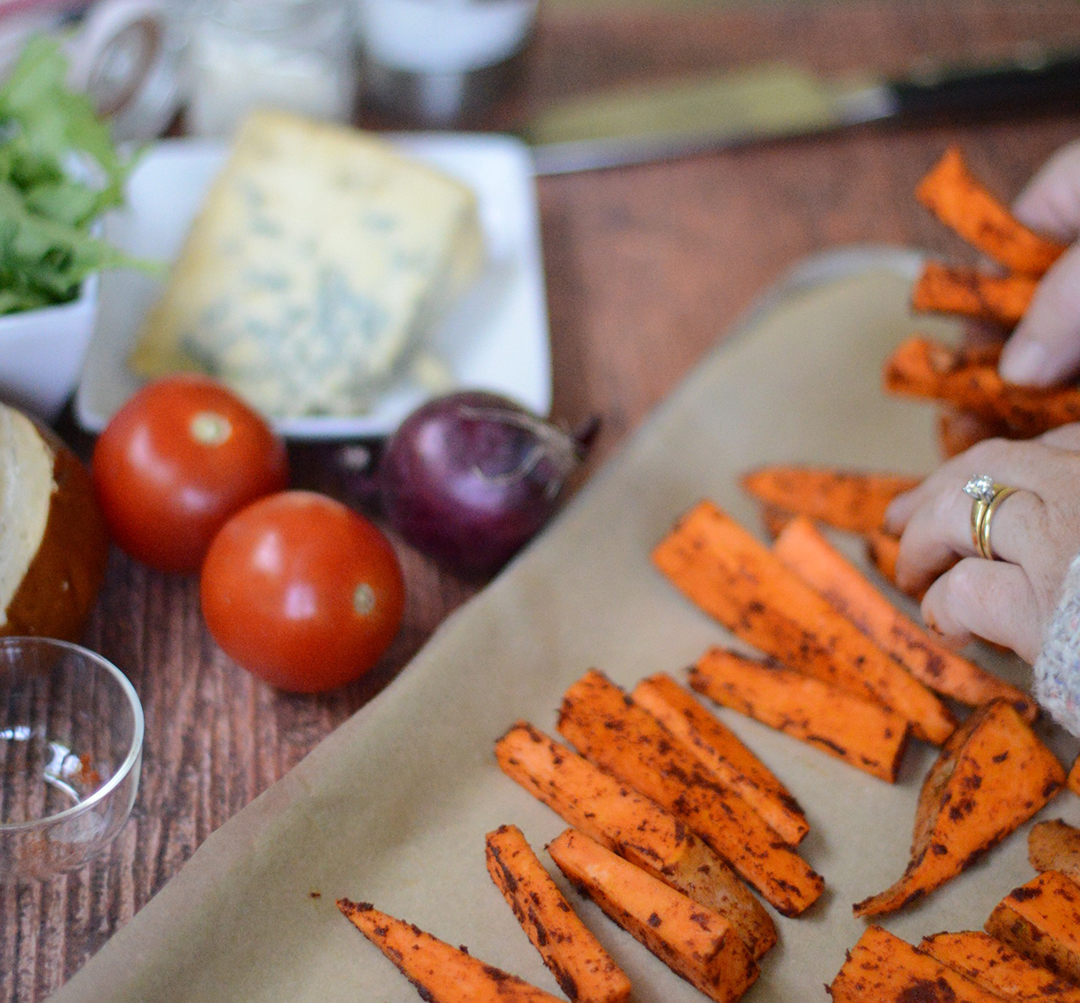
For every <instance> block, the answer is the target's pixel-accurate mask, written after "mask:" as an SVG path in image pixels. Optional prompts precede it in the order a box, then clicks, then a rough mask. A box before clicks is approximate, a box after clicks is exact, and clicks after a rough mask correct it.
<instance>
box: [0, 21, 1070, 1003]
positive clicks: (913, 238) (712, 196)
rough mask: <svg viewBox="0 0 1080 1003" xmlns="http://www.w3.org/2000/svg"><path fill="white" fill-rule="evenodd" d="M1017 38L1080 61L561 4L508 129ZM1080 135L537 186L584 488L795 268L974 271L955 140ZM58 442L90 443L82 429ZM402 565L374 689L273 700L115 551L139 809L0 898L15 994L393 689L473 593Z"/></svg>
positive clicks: (87, 941) (707, 157) (921, 133)
mask: <svg viewBox="0 0 1080 1003" xmlns="http://www.w3.org/2000/svg"><path fill="white" fill-rule="evenodd" d="M1024 41H1038V42H1046V43H1050V44H1054V45H1067V44H1069V43H1070V42H1071V43H1072V44H1074V45H1075V44H1080V9H1078V8H1077V6H1076V4H1075V3H1073V2H1072V0H1039V2H1035V0H1026V2H1016V0H911V2H904V3H895V4H894V3H885V2H864V0H850V2H845V3H836V4H829V3H824V2H817V3H809V4H800V5H798V6H793V7H788V6H784V5H774V4H770V5H766V6H764V7H762V8H755V7H741V8H737V9H735V10H733V11H731V12H729V13H702V12H700V11H698V12H682V13H653V12H640V13H633V14H629V13H625V12H619V13H606V12H603V11H600V12H597V11H591V12H587V13H575V12H573V11H572V10H567V9H563V8H558V9H556V10H554V11H545V12H544V14H543V16H542V20H541V24H540V27H539V30H538V34H537V38H536V43H535V46H534V49H533V50H532V52H531V54H530V57H529V61H528V65H527V79H526V81H525V89H524V93H523V95H522V97H521V99H520V101H519V102H518V104H516V105H515V106H514V107H513V109H512V110H510V111H507V110H505V109H504V110H503V111H502V112H501V115H502V116H503V117H502V119H500V120H499V121H498V122H497V123H496V124H505V123H506V122H508V121H509V118H508V117H507V116H510V117H512V116H513V115H515V114H518V113H520V111H521V110H522V108H528V107H540V106H541V105H542V104H543V103H544V102H545V101H546V100H549V99H550V98H552V97H555V96H558V95H564V94H571V93H576V92H581V91H585V90H587V89H589V88H591V87H595V86H600V85H607V84H613V83H622V82H630V81H644V80H649V79H656V78H661V77H665V76H668V75H671V74H675V73H681V72H689V71H694V70H706V69H717V68H723V67H732V66H737V65H744V64H747V63H752V62H755V61H759V60H763V59H771V58H780V57H782V58H787V59H790V60H793V61H795V62H797V63H799V64H801V65H804V66H808V67H811V68H813V69H816V70H820V71H824V72H830V73H840V72H843V71H849V70H855V69H859V68H865V67H871V68H875V69H878V70H882V71H898V70H901V69H903V68H905V67H907V66H910V65H911V64H912V63H914V62H915V61H916V60H918V59H919V58H920V57H924V56H927V55H935V56H941V57H953V58H958V57H983V58H989V57H992V56H996V55H1002V54H1005V53H1007V52H1009V51H1011V50H1012V49H1013V48H1014V47H1015V46H1016V45H1017V44H1018V43H1020V42H1024ZM1077 134H1080V99H1078V102H1077V103H1076V105H1074V106H1073V107H1070V108H1062V109H1060V110H1059V111H1056V112H1054V113H1052V114H1048V115H1045V116H1041V117H1039V118H1027V119H1024V120H1021V121H1011V122H998V123H993V124H990V123H986V124H980V125H970V126H963V127H961V126H951V125H948V124H942V125H940V126H934V127H926V128H919V129H912V130H903V131H901V130H876V129H860V130H854V131H850V132H846V133H844V134H836V135H831V136H824V137H819V138H813V139H805V140H799V141H792V142H784V143H776V144H771V145H761V146H756V147H751V148H744V149H740V150H735V151H728V152H717V153H710V154H703V155H699V156H694V157H690V158H686V159H684V160H680V161H677V162H671V163H663V164H653V165H647V166H638V167H632V168H623V169H619V170H611V171H604V172H596V173H588V174H578V175H570V176H562V177H551V178H542V179H540V180H539V182H538V188H539V198H540V211H541V220H542V227H543V245H544V257H545V267H546V278H547V289H548V304H549V310H550V319H551V340H552V349H553V356H554V363H553V366H554V381H555V403H554V409H553V411H554V416H555V417H556V418H557V419H559V420H560V421H563V422H565V423H567V424H574V423H576V422H578V421H581V420H582V419H584V418H585V417H587V416H589V415H593V414H596V415H599V416H600V417H601V418H602V420H603V431H602V434H601V436H600V439H599V441H598V442H597V444H596V448H595V450H594V453H593V456H592V458H591V460H590V462H589V464H588V466H587V468H586V470H585V471H584V475H587V474H588V473H589V471H590V470H592V469H595V468H596V466H597V465H599V464H600V463H602V462H603V460H604V459H605V457H607V456H608V455H609V454H610V453H611V452H612V451H613V450H614V449H616V448H617V447H618V445H619V444H620V443H621V442H622V441H623V440H624V439H625V438H626V437H627V436H628V435H630V434H631V433H632V432H633V430H634V428H635V427H636V426H637V425H638V423H639V422H640V421H641V420H642V418H643V417H644V416H645V415H646V414H647V413H648V412H649V410H650V409H651V408H652V407H653V406H654V405H655V404H656V403H657V402H658V401H660V400H661V399H662V398H663V397H664V396H665V394H667V393H668V392H669V391H670V390H671V389H672V387H673V386H675V384H676V383H678V381H679V380H680V379H681V378H682V377H683V376H684V374H685V373H686V372H687V371H688V370H689V369H690V368H691V367H692V366H693V364H694V363H695V362H696V361H697V360H698V359H699V358H700V357H701V356H702V355H703V354H704V353H705V352H706V351H708V349H709V348H710V347H711V346H712V345H714V344H715V342H716V340H717V338H718V337H720V336H722V334H723V333H724V332H725V331H726V330H727V329H728V328H729V327H730V326H731V324H732V323H733V321H734V320H735V319H736V318H737V317H738V316H739V314H740V313H741V312H742V311H743V310H745V309H746V308H747V307H748V306H749V304H750V303H751V302H752V301H753V299H754V297H755V296H757V295H758V294H759V293H760V292H761V291H762V290H764V289H765V288H767V287H768V286H769V284H770V283H772V282H774V281H775V280H776V279H777V278H778V277H780V276H781V275H782V274H783V273H784V272H785V270H786V269H787V268H788V267H789V266H791V265H792V264H793V263H794V262H796V261H797V260H798V259H800V258H802V257H803V256H805V255H807V254H810V253H813V252H815V251H821V250H824V249H828V248H833V247H836V246H837V245H842V244H849V243H892V244H902V245H915V246H923V247H928V248H932V249H936V250H939V251H941V252H942V253H948V254H952V255H959V254H962V253H963V248H962V247H961V245H960V243H959V241H957V240H955V239H953V238H951V237H950V236H949V235H948V234H946V233H945V232H944V231H943V228H942V227H941V226H940V225H938V224H937V223H935V222H934V221H933V220H931V219H930V218H929V217H928V215H927V214H926V213H925V212H924V211H923V210H922V209H920V208H919V207H918V206H917V205H916V204H915V202H914V199H913V197H912V191H913V189H914V186H915V183H916V181H917V180H918V178H919V177H920V176H921V174H922V173H923V172H924V171H925V170H926V168H927V167H928V166H929V165H930V163H931V162H932V161H933V160H934V159H935V158H936V157H937V156H938V155H939V154H940V153H941V151H942V150H943V149H944V147H945V146H946V145H947V144H948V143H951V142H957V143H959V144H960V145H961V146H962V147H963V149H964V151H965V153H966V154H967V156H968V158H969V160H970V162H971V164H972V166H973V168H974V169H975V170H976V172H977V173H978V174H980V175H981V176H982V177H983V178H984V179H985V180H986V181H987V182H988V183H989V184H990V185H991V186H993V187H994V188H995V189H996V190H998V191H1000V192H1001V193H1003V194H1006V195H1012V194H1014V193H1015V192H1017V191H1018V190H1019V188H1020V186H1021V185H1022V184H1023V182H1024V181H1025V180H1026V179H1027V177H1028V176H1029V175H1030V174H1031V172H1032V171H1033V170H1034V169H1035V168H1036V167H1037V166H1038V165H1039V164H1040V163H1041V162H1042V161H1043V160H1044V159H1045V158H1046V157H1047V156H1048V155H1049V154H1050V153H1051V152H1052V151H1053V150H1054V149H1055V148H1057V147H1058V146H1059V145H1061V144H1062V143H1064V142H1066V141H1068V140H1070V139H1072V138H1073V137H1074V136H1076V135H1077ZM61 427H62V429H63V430H64V431H65V432H66V433H67V434H69V437H72V438H73V439H74V440H75V444H76V446H77V447H78V448H81V449H83V450H84V451H85V450H86V449H87V448H88V446H89V442H88V440H86V439H85V438H83V437H81V436H78V435H77V434H76V433H75V431H74V427H73V425H71V423H70V420H69V421H67V422H64V423H62V425H61ZM717 434H718V435H722V434H723V431H722V430H717ZM293 459H294V471H295V480H296V482H297V483H298V484H301V485H303V486H309V487H318V488H322V489H324V490H328V491H330V492H331V493H334V494H337V495H338V496H340V497H342V498H345V499H346V500H349V499H350V495H349V492H348V490H347V489H346V486H345V485H344V484H343V482H342V481H341V480H340V479H338V478H336V477H335V476H334V475H333V474H332V472H331V471H330V469H329V468H328V467H327V465H326V463H325V460H326V453H325V451H313V450H310V449H307V450H304V449H296V450H294V455H293ZM395 542H396V543H398V541H395ZM398 550H399V554H400V557H401V561H402V564H403V566H404V569H405V574H406V578H407V582H408V589H409V601H408V608H407V612H406V617H405V624H404V627H403V629H402V631H401V634H400V636H399V637H398V639H397V641H396V642H395V643H394V645H393V647H392V649H391V650H390V652H389V653H388V655H387V656H386V657H385V658H384V660H383V661H382V663H381V664H380V665H379V666H378V667H377V668H376V669H375V670H374V671H373V672H372V673H371V674H370V675H369V676H368V677H367V678H366V679H364V680H363V681H361V682H359V683H357V684H355V685H353V686H350V687H348V688H346V689H344V690H342V691H340V692H337V693H332V694H329V695H326V696H322V697H315V698H300V697H293V696H287V695H283V694H280V693H276V692H274V691H273V690H271V689H269V688H268V687H267V686H265V685H263V684H261V683H259V682H257V681H255V680H254V679H253V678H252V677H250V676H249V675H248V674H247V673H245V672H243V671H241V670H239V669H238V668H236V667H235V666H234V665H233V664H232V663H230V661H229V660H228V659H227V658H226V657H224V656H223V655H222V654H221V653H220V652H219V651H218V650H217V649H216V647H215V645H214V643H213V641H212V640H211V639H210V637H209V635H208V634H207V632H206V630H205V628H204V627H203V625H202V622H201V619H200V615H199V610H198V600H197V587H196V582H195V581H194V580H191V579H184V578H176V577H167V576H164V575H161V574H157V573H155V572H151V571H148V570H147V569H145V568H143V567H141V566H139V565H137V564H136V563H134V562H133V561H131V560H129V559H127V558H126V557H125V556H124V555H122V554H120V553H114V555H113V559H112V561H111V564H110V567H109V573H108V578H107V582H106V585H105V589H104V592H103V594H102V597H101V600H100V602H99V605H98V607H97V609H96V612H95V614H94V616H93V619H92V622H91V624H90V627H89V630H88V633H87V637H86V642H87V643H88V644H89V646H91V647H92V648H95V649H97V650H98V651H100V652H102V653H103V654H104V655H106V656H107V657H109V658H111V659H112V660H113V661H115V662H116V663H117V664H118V665H120V666H121V667H122V668H123V669H124V670H125V671H126V672H127V673H128V674H129V675H130V677H131V679H132V682H133V683H134V685H135V687H136V689H137V690H138V692H139V694H140V696H141V698H142V701H143V704H144V707H145V710H146V746H145V759H144V766H143V778H142V785H141V788H140V791H139V797H138V800H137V802H136V805H135V810H134V813H133V817H132V819H131V821H130V822H129V824H128V825H127V827H126V828H125V829H124V831H123V832H122V833H121V835H120V836H119V838H118V839H117V840H116V842H115V844H114V845H113V847H112V850H111V852H110V854H109V855H108V856H107V857H105V858H103V859H102V860H100V861H99V862H97V863H95V864H93V865H92V866H89V867H87V868H86V869H84V870H83V871H81V872H78V873H75V874H73V875H70V876H68V877H67V878H61V879H57V880H55V881H53V882H51V883H48V884H44V885H41V886H27V887H21V888H18V889H13V888H3V889H0V997H2V998H3V999H4V1000H20V1001H31V1000H38V999H41V998H43V997H45V996H46V995H48V993H49V992H50V991H51V990H53V989H55V988H56V987H57V986H58V985H60V984H61V983H62V982H63V981H64V980H65V979H67V978H69V977H70V976H71V975H72V974H73V973H74V972H75V971H76V970H77V969H78V968H79V967H80V966H81V965H82V964H83V963H84V962H85V961H86V960H87V958H89V957H90V956H91V955H92V954H93V953H94V952H95V951H96V950H97V949H98V948H99V947H101V945H102V944H103V943H104V942H105V941H106V940H107V939H108V937H109V936H110V935H111V934H112V933H113V932H114V931H115V930H117V929H118V928H119V927H121V926H122V925H123V924H125V923H126V922H127V921H128V920H130V919H131V917H132V916H133V915H134V914H135V913H136V912H137V911H138V909H139V908H140V907H141V906H142V905H143V904H144V903H146V902H147V900H148V899H149V898H150V897H151V896H152V895H153V894H154V893H155V892H156V891H157V890H158V889H159V888H161V886H162V885H163V884H164V883H165V882H166V881H168V879H169V878H170V877H171V876H172V875H174V874H175V873H176V872H177V871H178V870H179V869H180V867H182V866H183V864H184V862H185V861H186V860H187V859H188V857H189V856H190V855H191V854H192V852H193V851H194V850H195V849H196V847H198V846H199V844H200V843H202V841H203V840H205V839H206V837H207V836H208V835H209V834H210V833H211V832H212V831H213V830H214V829H215V828H216V827H217V826H219V825H221V824H222V823H223V822H224V821H226V820H227V819H228V818H229V817H230V816H232V815H233V814H235V813H236V812H237V811H239V810H240V809H241V808H243V807H244V806H245V805H246V804H247V803H248V802H249V801H251V800H252V799H253V798H254V797H255V796H256V795H257V794H259V793H260V792H261V791H262V790H264V789H265V788H266V787H267V786H269V785H270V784H272V783H273V782H274V781H275V780H277V779H278V778H279V777H281V776H282V775H283V774H284V773H285V772H286V771H287V770H288V769H289V768H290V767H292V766H293V765H294V764H295V763H296V762H298V761H299V760H300V759H301V758H302V757H303V756H304V755H305V754H306V753H307V752H308V751H309V750H310V749H311V748H312V747H313V746H314V745H315V744H316V743H317V742H318V741H319V740H320V739H321V738H323V737H324V736H325V735H326V734H328V733H329V732H330V731H331V730H332V729H333V728H334V727H335V726H336V725H338V724H340V723H341V722H342V721H344V720H345V719H346V718H347V717H348V716H349V715H350V714H352V713H353V712H354V711H355V710H356V709H357V708H358V707H359V706H361V704H363V703H364V702H365V701H366V700H368V699H370V698H371V697H372V696H373V695H374V694H375V693H376V692H377V691H378V690H379V689H381V688H382V687H383V686H385V685H387V684H388V683H390V682H391V681H392V680H393V678H394V676H395V675H396V674H397V672H398V671H400V670H401V669H402V667H403V666H405V665H406V663H407V662H408V661H409V659H410V657H411V656H412V655H413V654H414V653H415V652H416V651H417V649H418V648H419V647H420V646H421V645H422V644H423V643H424V641H425V640H426V639H427V638H428V636H429V635H430V634H431V632H432V631H433V629H434V628H435V627H436V625H437V624H438V623H439V622H440V621H441V620H442V619H443V618H444V617H445V616H446V615H447V614H448V613H450V612H451V611H452V610H453V609H454V608H455V607H457V606H458V605H460V604H461V603H462V602H464V601H465V600H467V599H468V598H469V596H470V595H471V594H473V592H474V591H475V590H476V588H477V584H476V583H467V582H462V581H459V580H457V579H455V578H453V577H450V576H448V575H446V574H444V573H442V572H440V571H439V570H438V569H437V568H435V567H434V566H433V565H432V564H431V563H430V562H429V561H427V560H426V559H425V558H423V557H421V556H420V555H418V554H417V553H415V552H413V551H412V550H410V549H409V548H408V547H406V546H404V545H401V544H400V543H399V545H398Z"/></svg>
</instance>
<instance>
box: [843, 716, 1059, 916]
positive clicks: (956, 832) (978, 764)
mask: <svg viewBox="0 0 1080 1003" xmlns="http://www.w3.org/2000/svg"><path fill="white" fill-rule="evenodd" d="M1064 782H1065V771H1064V770H1063V769H1062V768H1061V764H1060V763H1059V762H1058V761H1057V759H1055V758H1054V755H1053V753H1052V752H1050V750H1049V749H1048V748H1047V747H1046V746H1045V745H1043V743H1042V742H1041V741H1039V739H1038V738H1037V737H1036V735H1035V733H1034V732H1033V731H1032V730H1031V727H1030V726H1029V725H1028V724H1027V722H1026V721H1024V719H1023V718H1022V717H1020V715H1019V714H1017V713H1016V711H1015V710H1014V709H1013V706H1012V705H1011V704H1010V703H1008V702H1007V701H1005V700H994V701H993V702H992V703H989V704H986V705H985V706H983V707H980V708H979V709H978V710H975V711H973V712H972V714H971V715H970V717H968V719H967V720H966V721H965V722H964V723H963V724H962V725H961V726H960V727H959V728H957V730H956V732H955V733H954V734H953V736H952V737H951V738H950V739H949V741H948V742H947V743H946V745H945V748H944V749H942V751H941V755H940V756H939V757H938V759H937V761H936V762H935V763H934V765H933V766H932V767H931V768H930V772H929V773H928V774H927V776H926V779H925V780H924V781H923V786H922V790H921V791H920V793H919V804H918V808H917V809H916V813H915V827H914V835H913V837H912V841H911V861H910V863H909V864H908V866H907V869H906V870H905V871H904V874H903V876H902V877H901V878H900V879H899V880H898V881H897V882H896V883H895V884H894V885H893V886H892V887H891V888H887V889H886V890H885V891H883V892H880V893H879V894H877V895H873V896H871V897H870V898H867V899H864V900H863V901H862V902H858V903H856V904H855V906H854V910H855V915H856V916H878V915H881V914H882V913H888V912H894V911H895V910H897V909H902V908H903V907H904V906H907V905H909V904H911V903H912V902H916V901H918V900H919V899H921V898H922V897H923V896H925V895H927V894H929V893H930V892H932V891H933V890H934V889H935V888H939V887H941V885H943V884H945V882H946V881H948V880H949V879H951V878H954V877H956V875H957V874H959V873H960V872H961V871H962V870H963V869H964V868H965V867H967V866H969V865H970V864H971V863H973V862H974V861H975V860H977V859H978V858H979V857H981V856H982V855H983V854H984V853H986V852H987V851H988V850H989V849H990V848H991V847H993V846H996V845H997V844H998V843H999V842H1001V840H1002V839H1004V838H1005V837H1006V836H1007V835H1009V833H1011V832H1012V831H1013V830H1014V829H1016V828H1017V827H1018V826H1020V825H1021V824H1022V823H1024V822H1026V821H1027V820H1028V819H1029V818H1031V816H1032V815H1034V814H1035V813H1036V812H1037V811H1038V810H1039V809H1040V808H1042V807H1043V805H1045V804H1046V803H1047V802H1048V801H1049V800H1050V798H1052V797H1053V796H1054V795H1055V794H1057V793H1058V791H1059V790H1060V789H1061V787H1062V784H1063V783H1064ZM991 932H993V931H991Z"/></svg>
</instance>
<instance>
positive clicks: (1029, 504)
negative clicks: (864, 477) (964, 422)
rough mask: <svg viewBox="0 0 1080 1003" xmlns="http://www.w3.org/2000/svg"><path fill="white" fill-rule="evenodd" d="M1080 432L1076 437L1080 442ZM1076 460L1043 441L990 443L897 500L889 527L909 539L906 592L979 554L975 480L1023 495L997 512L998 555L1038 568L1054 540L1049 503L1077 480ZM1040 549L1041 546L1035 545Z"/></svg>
mask: <svg viewBox="0 0 1080 1003" xmlns="http://www.w3.org/2000/svg"><path fill="white" fill-rule="evenodd" d="M1078 433H1080V429H1074V430H1073V431H1072V432H1071V433H1066V432H1060V433H1059V436H1060V437H1061V438H1063V439H1064V438H1065V437H1066V436H1067V435H1068V434H1072V435H1077V434H1078ZM1076 466H1077V458H1076V456H1075V454H1072V453H1066V452H1064V451H1063V450H1062V449H1061V448H1058V447H1055V446H1053V445H1050V444H1048V443H1043V442H1038V441H1028V442H1009V441H1006V440H1003V439H990V440H986V441H984V442H981V443H979V444H978V445H976V446H974V447H972V448H971V449H969V450H968V451H967V452H966V453H963V454H961V455H960V456H958V457H956V458H954V459H952V460H950V461H949V462H948V463H946V464H944V465H943V466H941V467H940V468H939V469H938V470H937V471H935V472H934V473H933V474H931V475H930V476H929V477H928V478H926V480H924V481H923V482H922V483H921V484H920V485H919V486H918V487H916V488H914V489H913V490H912V491H909V492H907V493H906V494H904V495H901V496H898V497H897V498H896V499H894V500H893V502H892V504H891V505H890V506H889V508H888V510H887V511H886V527H887V528H888V529H889V530H890V531H892V532H894V533H902V537H901V541H900V551H899V554H898V557H897V564H896V577H897V583H898V584H899V585H900V587H901V588H903V589H905V590H906V591H914V590H919V589H922V588H925V587H926V586H927V585H928V584H929V583H930V582H931V581H932V580H933V579H934V578H935V577H937V576H938V575H939V574H941V573H942V572H943V571H945V570H946V569H947V568H949V567H950V566H951V565H952V564H954V563H955V561H956V559H957V558H958V557H959V558H964V557H970V556H972V555H974V554H976V553H977V550H976V546H975V543H974V541H973V539H972V524H971V517H972V503H973V499H972V498H971V497H970V496H969V495H967V494H966V493H965V492H964V490H963V488H964V485H965V484H966V483H967V481H968V479H969V478H971V477H972V476H974V475H975V474H981V473H986V474H990V475H991V476H992V477H993V478H994V479H995V480H997V481H999V482H1000V483H1003V484H1006V485H1008V486H1010V487H1013V488H1016V489H1018V490H1017V491H1016V492H1015V493H1013V494H1012V495H1010V496H1009V497H1008V498H1005V499H1004V500H1002V501H1001V502H1000V503H999V504H998V506H997V507H996V509H995V511H994V514H993V518H992V521H991V527H990V546H991V548H992V550H993V552H994V554H995V555H996V556H998V557H1000V558H1001V559H1003V560H1006V561H1013V562H1015V563H1019V564H1025V563H1030V562H1031V561H1032V560H1039V559H1041V557H1042V551H1043V549H1044V547H1043V545H1042V543H1043V541H1049V540H1050V538H1051V536H1052V535H1053V534H1052V533H1051V532H1050V529H1049V526H1048V523H1049V515H1048V510H1047V506H1046V500H1047V499H1056V501H1055V504H1058V503H1059V502H1060V498H1059V496H1060V495H1061V493H1062V491H1063V490H1071V489H1067V487H1066V485H1065V484H1064V482H1063V480H1062V478H1063V476H1064V477H1066V479H1068V477H1071V476H1074V471H1075V468H1076ZM1033 541H1038V545H1035V544H1034V543H1033Z"/></svg>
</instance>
